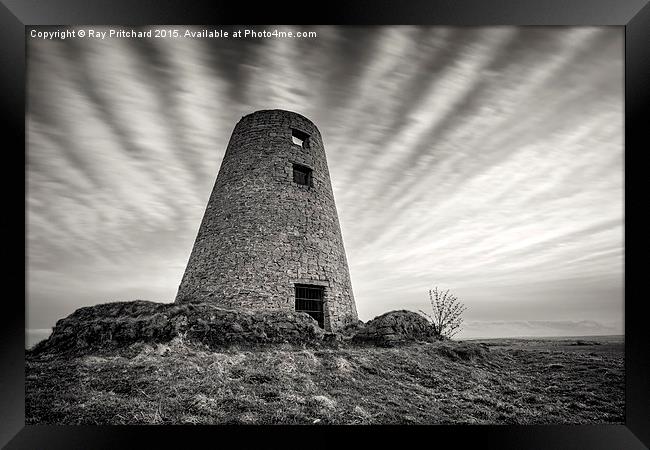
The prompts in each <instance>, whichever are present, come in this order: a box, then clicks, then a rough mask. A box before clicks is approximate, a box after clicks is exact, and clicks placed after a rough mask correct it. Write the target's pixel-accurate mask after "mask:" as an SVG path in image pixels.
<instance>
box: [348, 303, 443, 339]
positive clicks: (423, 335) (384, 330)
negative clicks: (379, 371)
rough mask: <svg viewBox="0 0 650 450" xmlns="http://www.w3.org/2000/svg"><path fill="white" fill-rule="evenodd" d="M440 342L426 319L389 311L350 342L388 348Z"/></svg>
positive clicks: (364, 326)
mask: <svg viewBox="0 0 650 450" xmlns="http://www.w3.org/2000/svg"><path fill="white" fill-rule="evenodd" d="M437 340H440V337H439V336H438V335H437V334H436V333H435V331H434V329H433V327H432V326H431V325H430V324H429V322H428V321H427V319H425V318H424V317H422V316H421V315H420V314H417V313H414V312H412V311H406V310H400V311H389V312H387V313H385V314H382V315H381V316H378V317H375V318H374V319H372V320H371V321H369V322H368V323H366V324H365V325H363V326H362V327H360V330H359V331H358V332H357V333H356V334H355V335H354V336H353V338H352V342H356V343H370V344H374V345H379V346H384V347H390V346H393V345H397V344H402V343H407V342H412V341H427V342H433V341H437Z"/></svg>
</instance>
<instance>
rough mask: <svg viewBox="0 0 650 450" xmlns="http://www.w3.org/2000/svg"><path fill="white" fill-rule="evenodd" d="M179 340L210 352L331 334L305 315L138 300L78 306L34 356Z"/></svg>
mask: <svg viewBox="0 0 650 450" xmlns="http://www.w3.org/2000/svg"><path fill="white" fill-rule="evenodd" d="M177 336H183V337H184V339H186V340H187V341H190V342H195V343H200V344H205V345H207V346H208V347H210V348H221V347H224V346H229V345H234V344H243V343H247V344H277V343H296V344H297V343H301V344H305V343H306V344H310V343H312V344H313V343H321V342H323V341H324V340H326V338H327V337H328V334H327V333H326V332H324V331H323V330H322V329H321V328H320V327H319V326H318V323H317V322H316V321H315V320H314V319H313V318H311V317H310V316H309V315H308V314H305V313H296V312H290V311H263V310H262V311H246V310H230V309H224V308H220V307H218V306H215V305H214V304H210V303H182V304H176V303H155V302H149V301H143V300H136V301H132V302H115V303H106V304H102V305H96V306H89V307H85V308H80V309H78V310H76V311H75V312H74V313H73V314H71V315H69V316H68V317H66V318H64V319H61V320H59V321H58V322H57V323H56V326H55V327H54V330H53V331H52V335H51V336H50V337H49V338H48V339H46V340H45V341H41V342H40V343H38V344H37V345H36V346H35V347H34V348H33V349H32V350H31V352H32V353H34V354H39V353H44V352H46V353H58V354H87V353H91V352H98V351H100V352H101V351H105V352H110V351H113V350H115V349H119V348H124V347H128V346H130V345H132V344H136V343H146V344H157V343H166V342H170V341H172V340H173V339H174V338H175V337H177Z"/></svg>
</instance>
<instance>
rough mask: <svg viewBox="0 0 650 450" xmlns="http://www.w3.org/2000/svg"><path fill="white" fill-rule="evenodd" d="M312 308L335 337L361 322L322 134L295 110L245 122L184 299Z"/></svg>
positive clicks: (215, 193)
mask: <svg viewBox="0 0 650 450" xmlns="http://www.w3.org/2000/svg"><path fill="white" fill-rule="evenodd" d="M190 300H205V301H213V302H215V303H218V304H220V305H223V306H224V307H230V308H233V307H234V308H249V309H283V310H289V311H293V310H298V311H304V312H307V313H308V314H310V315H311V316H312V317H314V318H315V319H316V320H317V321H318V322H319V324H320V326H321V327H323V328H325V329H326V330H331V331H335V330H337V329H339V328H341V327H342V326H344V325H345V324H346V323H348V322H351V321H355V320H357V310H356V306H355V303H354V296H353V294H352V286H351V283H350V274H349V271H348V264H347V259H346V256H345V249H344V248H343V240H342V238H341V229H340V226H339V220H338V214H337V212H336V206H335V204H334V195H333V193H332V185H331V182H330V176H329V172H328V169H327V160H326V158H325V149H324V147H323V141H322V138H321V135H320V132H319V131H318V128H316V126H315V125H314V124H313V123H312V122H311V121H310V120H308V119H307V118H305V117H303V116H301V115H299V114H296V113H294V112H290V111H283V110H263V111H257V112H254V113H252V114H249V115H247V116H244V117H242V119H241V120H240V121H239V123H237V125H236V126H235V129H234V131H233V133H232V136H231V137H230V142H229V143H228V148H227V149H226V153H225V155H224V157H223V161H222V163H221V168H220V169H219V174H218V176H217V181H216V183H215V185H214V188H213V190H212V194H211V195H210V200H209V201H208V205H207V208H206V210H205V215H204V216H203V221H202V223H201V226H200V228H199V232H198V235H197V237H196V241H195V243H194V248H193V249H192V253H191V255H190V259H189V261H188V263H187V268H186V269H185V274H184V275H183V279H182V281H181V284H180V287H179V289H178V294H177V296H176V302H183V301H190Z"/></svg>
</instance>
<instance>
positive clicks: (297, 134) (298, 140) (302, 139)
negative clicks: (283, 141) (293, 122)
mask: <svg viewBox="0 0 650 450" xmlns="http://www.w3.org/2000/svg"><path fill="white" fill-rule="evenodd" d="M291 142H293V143H294V144H295V145H299V146H300V147H302V148H309V135H308V134H307V133H304V132H302V131H300V130H296V129H295V128H292V129H291Z"/></svg>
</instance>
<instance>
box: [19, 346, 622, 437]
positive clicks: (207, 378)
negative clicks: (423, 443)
mask: <svg viewBox="0 0 650 450" xmlns="http://www.w3.org/2000/svg"><path fill="white" fill-rule="evenodd" d="M622 350H623V347H622V342H621V343H611V342H606V343H602V342H598V341H593V340H590V341H578V340H567V341H561V340H553V341H545V340H504V341H499V340H490V341H486V342H450V341H447V342H416V343H411V344H408V345H398V346H395V347H392V348H382V347H376V346H372V345H352V344H351V343H344V344H340V345H334V346H309V345H307V346H305V345H296V344H288V343H285V344H274V345H257V346H237V345H232V346H229V347H227V348H221V349H220V348H215V347H214V346H208V345H205V344H202V343H199V342H192V341H189V340H188V339H187V337H186V336H184V335H183V334H180V335H178V336H177V337H175V338H173V339H172V340H171V341H168V342H165V343H156V342H149V343H144V342H136V343H132V344H130V345H128V346H123V347H120V348H117V349H110V350H91V351H88V352H84V353H76V354H68V355H61V354H55V353H50V352H41V353H33V352H28V354H27V357H26V421H27V423H28V424H45V423H47V424H437V423H453V424H457V423H467V424H476V423H485V424H494V423H517V424H533V423H534V424H540V423H554V424H557V423H622V422H623V419H624V416H623V414H624V385H623V373H624V372H623V369H624V360H623V351H622Z"/></svg>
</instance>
